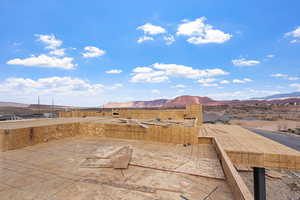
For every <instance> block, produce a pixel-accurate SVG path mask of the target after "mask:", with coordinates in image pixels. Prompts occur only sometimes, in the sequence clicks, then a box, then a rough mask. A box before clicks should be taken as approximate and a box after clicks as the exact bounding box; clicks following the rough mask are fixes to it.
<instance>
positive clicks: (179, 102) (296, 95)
mask: <svg viewBox="0 0 300 200" xmlns="http://www.w3.org/2000/svg"><path fill="white" fill-rule="evenodd" d="M272 103H277V104H282V103H300V92H293V93H288V94H276V95H272V96H267V97H262V98H255V99H249V100H226V101H217V100H213V99H211V98H209V97H201V96H188V95H185V96H179V97H175V98H174V99H157V100H153V101H130V102H124V103H117V102H113V103H107V104H104V105H103V107H104V108H159V107H170V108H171V107H184V106H185V105H187V104H202V105H242V104H272Z"/></svg>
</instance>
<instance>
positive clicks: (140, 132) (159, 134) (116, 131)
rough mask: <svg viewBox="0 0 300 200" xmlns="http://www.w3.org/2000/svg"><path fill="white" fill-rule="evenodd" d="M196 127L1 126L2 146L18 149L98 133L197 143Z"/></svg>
mask: <svg viewBox="0 0 300 200" xmlns="http://www.w3.org/2000/svg"><path fill="white" fill-rule="evenodd" d="M197 133H198V131H197V128H196V127H183V126H179V125H175V126H169V127H162V126H149V128H143V127H141V126H139V125H134V124H112V123H92V122H87V123H69V124H56V125H50V126H40V127H30V128H18V129H7V130H3V129H2V130H1V132H0V142H1V143H0V145H1V146H0V150H1V151H6V150H11V149H18V148H22V147H26V146H30V145H34V144H38V143H43V142H48V141H51V140H57V139H61V138H66V137H74V136H77V135H83V136H98V137H110V138H121V139H133V140H146V141H156V142H164V143H174V144H188V143H189V144H197V143H198V136H197Z"/></svg>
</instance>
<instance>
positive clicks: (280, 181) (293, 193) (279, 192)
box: [239, 170, 300, 200]
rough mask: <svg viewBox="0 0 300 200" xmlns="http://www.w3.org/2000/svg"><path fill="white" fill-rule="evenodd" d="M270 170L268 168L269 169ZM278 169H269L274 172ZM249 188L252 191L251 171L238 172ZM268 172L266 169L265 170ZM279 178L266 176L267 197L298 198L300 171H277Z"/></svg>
mask: <svg viewBox="0 0 300 200" xmlns="http://www.w3.org/2000/svg"><path fill="white" fill-rule="evenodd" d="M269 171H270V170H269ZM278 172H279V170H276V171H275V170H271V172H270V173H272V174H274V173H276V175H277V173H278ZM239 174H240V175H241V177H242V178H243V180H244V181H245V183H246V185H247V186H248V188H249V190H250V191H252V192H253V173H252V172H239ZM267 174H268V170H267ZM278 175H279V176H282V177H281V178H274V177H273V178H272V177H269V176H267V177H266V190H267V199H272V200H300V178H299V177H300V173H299V172H293V171H286V170H282V171H280V172H279V173H278Z"/></svg>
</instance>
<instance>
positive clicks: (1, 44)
mask: <svg viewBox="0 0 300 200" xmlns="http://www.w3.org/2000/svg"><path fill="white" fill-rule="evenodd" d="M299 8H300V2H299V1H296V0H290V1H289V2H288V3H287V2H284V1H276V0H275V1H274V0H273V1H269V0H266V1H257V0H255V1H253V0H252V1H229V0H227V1H214V0H204V1H199V0H195V1H177V2H176V3H175V2H174V1H167V0H165V1H66V0H59V1H58V0H57V1H54V0H51V1H50V0H43V1H38V0H27V1H16V0H2V1H1V2H0V26H1V31H0V33H1V37H0V68H1V73H0V101H16V102H22V103H35V102H36V101H37V96H40V99H41V103H51V99H52V98H54V100H55V103H56V104H63V105H79V106H99V105H101V104H103V103H106V102H111V101H131V100H151V99H157V98H173V97H175V96H179V95H197V96H209V97H211V98H213V99H247V98H252V97H260V96H267V95H270V94H275V93H279V92H280V93H283V92H293V91H297V90H300V79H299V78H300V57H299V52H300V21H299V19H300V12H299Z"/></svg>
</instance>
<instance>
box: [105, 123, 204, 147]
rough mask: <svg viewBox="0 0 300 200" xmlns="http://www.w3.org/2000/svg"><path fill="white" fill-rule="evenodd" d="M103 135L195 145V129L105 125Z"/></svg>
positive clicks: (196, 138) (196, 141)
mask: <svg viewBox="0 0 300 200" xmlns="http://www.w3.org/2000/svg"><path fill="white" fill-rule="evenodd" d="M104 135H105V136H106V137H112V138H122V139H133V140H146V141H156V142H165V143H174V144H187V143H190V144H197V143H198V137H197V128H195V127H182V126H169V127H162V126H149V128H143V127H141V126H138V125H133V124H127V125H119V124H105V128H104Z"/></svg>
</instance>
